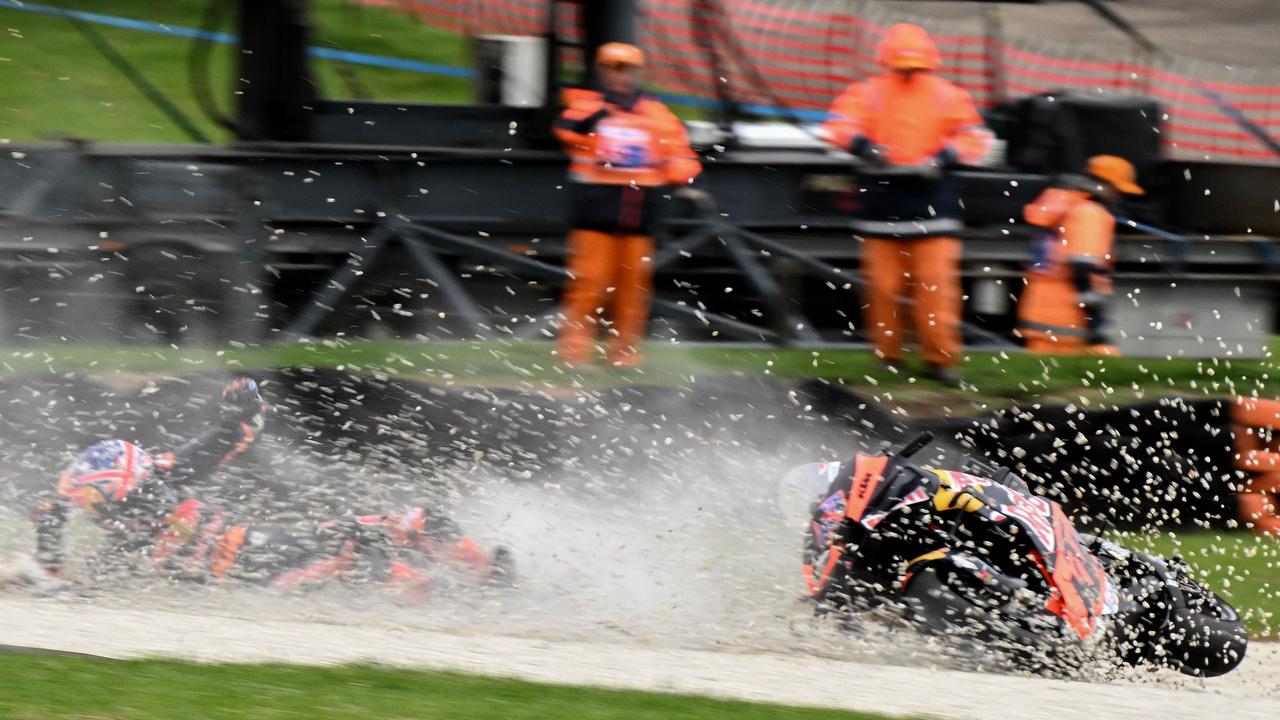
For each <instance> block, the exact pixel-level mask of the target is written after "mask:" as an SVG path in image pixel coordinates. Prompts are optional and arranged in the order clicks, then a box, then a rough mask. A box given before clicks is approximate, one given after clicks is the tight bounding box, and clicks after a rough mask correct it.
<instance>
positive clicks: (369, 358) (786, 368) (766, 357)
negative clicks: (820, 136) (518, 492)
mask: <svg viewBox="0 0 1280 720" xmlns="http://www.w3.org/2000/svg"><path fill="white" fill-rule="evenodd" d="M551 350H552V346H551V344H550V343H547V342H502V341H487V342H466V341H463V342H450V343H424V342H414V341H401V340H388V341H349V340H343V339H331V340H322V341H317V342H311V343H292V344H279V345H272V346H267V347H262V348H236V347H224V348H221V349H176V348H166V347H155V348H138V347H121V346H92V345H81V344H66V345H48V346H42V347H34V348H23V349H8V350H0V373H4V374H11V375H13V374H28V373H48V372H53V373H64V372H88V373H91V374H97V375H111V374H120V373H164V374H180V373H185V372H192V371H198V370H224V369H244V370H252V369H262V368H270V367H282V366H289V365H305V366H316V367H338V368H342V369H345V370H350V371H351V372H373V373H382V374H387V375H394V376H407V377H416V378H421V379H426V380H434V381H442V382H449V383H455V384H487V385H534V386H538V385H547V384H552V385H565V384H581V385H588V386H598V385H611V384H618V383H667V384H670V383H687V382H693V381H696V379H697V378H698V377H699V376H701V377H706V376H710V375H735V376H745V377H778V378H784V379H796V378H809V377H818V378H826V379H829V380H832V381H833V382H840V383H844V384H847V385H849V386H850V387H853V388H855V389H857V390H859V391H862V392H865V393H870V394H874V395H876V396H877V397H878V398H879V399H881V400H887V401H891V402H897V403H900V404H902V405H904V406H906V407H912V406H933V407H934V408H935V409H937V402H938V401H940V400H945V401H946V402H947V403H948V407H949V408H950V409H951V410H952V411H955V412H962V411H969V410H981V409H982V408H984V407H987V406H993V405H1005V404H1008V403H1010V402H1014V401H1022V402H1028V401H1046V402H1047V401H1070V402H1080V403H1083V404H1086V405H1090V406H1093V407H1097V406H1100V405H1109V404H1112V403H1123V402H1130V401H1134V400H1143V399H1149V398H1155V397H1159V396H1162V395H1170V394H1175V393H1177V394H1186V395H1215V396H1220V395H1229V394H1243V395H1250V394H1253V393H1254V392H1257V393H1258V394H1259V395H1261V396H1275V395H1280V373H1277V372H1276V368H1275V366H1274V365H1273V363H1272V361H1271V360H1270V359H1263V360H1232V361H1228V360H1220V359H1219V360H1168V359H1162V360H1150V359H1138V358H1125V357H1120V358H1083V357H1070V358H1064V357H1042V356H1032V355H1025V354H1017V353H999V352H996V353H992V352H970V353H969V354H968V356H967V360H966V362H965V363H964V365H963V366H962V370H963V372H964V374H965V377H966V378H967V380H968V382H969V383H970V385H971V386H972V387H970V388H967V389H965V390H961V391H952V390H947V389H945V388H942V387H940V386H938V385H935V384H933V383H930V382H928V381H925V380H920V379H918V378H917V377H916V376H915V373H913V372H907V373H904V374H902V375H897V374H893V373H889V372H887V371H885V370H883V369H881V368H880V367H879V366H878V365H877V363H876V362H875V359H874V358H873V357H872V356H871V355H870V353H868V352H866V351H861V350H830V349H826V350H809V349H796V348H760V349H752V348H734V347H725V346H713V345H699V346H687V345H671V344H665V343H659V342H653V343H650V344H649V347H648V354H649V362H648V364H647V366H646V367H645V368H644V369H643V370H640V371H635V370H632V371H611V372H600V373H593V374H588V375H585V376H578V375H577V374H568V373H566V372H564V371H562V370H559V369H557V368H556V367H555V363H554V362H553V358H552V353H551Z"/></svg>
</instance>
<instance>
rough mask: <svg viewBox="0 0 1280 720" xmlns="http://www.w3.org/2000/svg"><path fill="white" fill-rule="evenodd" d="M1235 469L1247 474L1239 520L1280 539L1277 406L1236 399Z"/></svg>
mask: <svg viewBox="0 0 1280 720" xmlns="http://www.w3.org/2000/svg"><path fill="white" fill-rule="evenodd" d="M1231 430H1232V434H1233V435H1234V436H1235V442H1236V468H1237V469H1239V470H1241V471H1243V472H1246V473H1248V474H1249V482H1248V483H1247V484H1246V485H1245V487H1244V489H1243V491H1242V492H1241V493H1240V496H1239V501H1240V519H1241V520H1243V521H1244V522H1245V523H1246V524H1247V525H1248V526H1249V527H1251V528H1253V529H1254V531H1256V532H1258V533H1262V534H1264V535H1275V536H1277V537H1280V450H1278V449H1277V444H1276V439H1277V438H1276V433H1277V431H1280V402H1276V401H1274V400H1259V399H1257V398H1245V397H1240V398H1236V399H1235V402H1234V403H1233V404H1232V406H1231Z"/></svg>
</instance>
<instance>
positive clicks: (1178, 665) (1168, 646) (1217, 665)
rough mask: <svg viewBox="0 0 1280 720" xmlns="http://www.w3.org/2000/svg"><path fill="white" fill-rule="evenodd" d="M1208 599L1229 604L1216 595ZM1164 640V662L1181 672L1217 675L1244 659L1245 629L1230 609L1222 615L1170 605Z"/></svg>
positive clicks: (1198, 675) (1247, 637)
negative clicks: (1170, 609)
mask: <svg viewBox="0 0 1280 720" xmlns="http://www.w3.org/2000/svg"><path fill="white" fill-rule="evenodd" d="M1210 595H1211V596H1212V597H1210V598H1207V599H1209V600H1210V601H1213V602H1217V603H1220V604H1221V606H1225V607H1226V608H1231V606H1230V605H1228V604H1227V603H1226V602H1225V601H1223V600H1222V599H1221V598H1219V597H1218V596H1217V595H1215V594H1213V593H1210ZM1166 628H1167V631H1166V633H1167V634H1166V635H1165V639H1164V641H1163V642H1162V643H1161V645H1162V647H1163V650H1164V658H1163V660H1164V662H1165V663H1166V664H1168V665H1169V666H1171V667H1172V668H1174V669H1175V670H1177V671H1178V672H1180V673H1182V674H1184V675H1191V676H1193V677H1205V678H1210V677H1218V676H1219V675H1225V674H1227V673H1229V672H1231V671H1232V670H1234V669H1236V667H1238V666H1239V665H1240V663H1242V662H1244V656H1245V652H1246V650H1247V648H1248V645H1249V633H1248V631H1247V630H1246V629H1245V626H1244V621H1242V620H1241V619H1240V616H1239V615H1237V614H1236V613H1235V610H1234V609H1231V612H1230V614H1229V616H1228V617H1226V618H1222V617H1217V616H1215V615H1211V614H1208V613H1203V612H1199V611H1197V610H1194V609H1192V608H1186V607H1180V608H1174V609H1173V611H1172V613H1171V615H1170V618H1169V622H1168V624H1167V625H1166Z"/></svg>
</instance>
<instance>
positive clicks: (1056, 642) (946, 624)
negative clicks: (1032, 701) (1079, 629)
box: [902, 568, 1087, 675]
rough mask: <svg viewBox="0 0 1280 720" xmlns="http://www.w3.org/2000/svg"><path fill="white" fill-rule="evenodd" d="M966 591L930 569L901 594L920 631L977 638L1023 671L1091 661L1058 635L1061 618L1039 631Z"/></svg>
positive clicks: (1059, 668) (913, 578) (1063, 668)
mask: <svg viewBox="0 0 1280 720" xmlns="http://www.w3.org/2000/svg"><path fill="white" fill-rule="evenodd" d="M967 590H968V589H967V588H965V587H963V586H961V587H952V586H950V585H949V584H948V582H947V573H945V572H943V573H939V572H938V571H937V570H936V569H934V568H927V569H924V570H921V571H919V572H917V573H915V574H914V575H912V576H911V579H910V581H909V582H908V584H907V587H906V588H905V589H904V590H903V593H902V597H903V600H904V601H905V603H906V605H907V607H908V610H909V614H910V618H911V620H912V621H913V622H914V623H915V624H916V626H917V627H918V628H920V629H921V630H923V631H925V632H927V633H930V634H936V635H946V636H953V637H966V638H971V639H973V640H977V641H978V642H980V643H982V644H983V645H984V646H986V647H988V648H990V649H992V650H996V651H999V652H1000V653H1002V654H1003V655H1004V656H1005V657H1007V658H1008V659H1009V660H1010V661H1011V662H1012V663H1013V664H1014V665H1015V666H1016V667H1018V668H1019V669H1021V670H1024V671H1027V672H1033V673H1039V674H1049V675H1058V674H1061V673H1063V672H1065V671H1068V670H1074V669H1077V668H1079V667H1081V666H1082V665H1083V664H1084V663H1085V662H1086V660H1087V657H1086V653H1085V652H1084V648H1082V647H1081V646H1080V645H1079V644H1078V643H1075V642H1072V641H1071V640H1070V639H1069V638H1064V637H1060V636H1059V628H1058V624H1057V622H1056V620H1054V619H1052V618H1049V617H1046V618H1045V623H1046V624H1045V626H1044V628H1043V629H1042V630H1041V631H1040V632H1036V631H1035V630H1033V629H1032V628H1030V627H1028V626H1027V624H1026V622H1024V619H1023V618H1015V617H1008V616H1006V615H1005V614H1004V613H1001V612H1000V610H999V609H997V608H995V607H983V606H980V605H978V604H977V603H975V602H974V601H973V600H971V599H969V598H968V597H967V596H966V593H967Z"/></svg>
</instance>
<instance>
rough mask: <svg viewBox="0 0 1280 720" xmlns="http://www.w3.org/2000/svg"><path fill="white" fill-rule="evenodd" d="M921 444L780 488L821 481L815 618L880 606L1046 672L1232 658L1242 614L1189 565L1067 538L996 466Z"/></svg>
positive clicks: (1065, 521)
mask: <svg viewBox="0 0 1280 720" xmlns="http://www.w3.org/2000/svg"><path fill="white" fill-rule="evenodd" d="M931 439H932V436H931V435H928V434H926V435H923V436H921V437H920V438H917V439H916V440H915V441H913V442H911V443H910V444H908V446H907V447H905V448H904V449H903V450H902V451H901V452H898V453H896V454H885V455H876V456H872V455H859V456H857V457H855V458H854V460H851V461H849V462H844V463H823V464H817V465H810V466H805V467H804V468H798V469H797V471H793V472H792V473H791V474H789V479H787V480H784V486H785V485H789V486H791V487H792V488H794V487H797V486H800V487H803V486H804V485H805V484H806V483H808V487H809V488H811V489H814V488H815V483H816V482H818V481H821V483H822V484H824V485H825V488H823V489H821V490H820V491H818V492H816V493H813V494H811V495H810V497H812V498H813V504H812V505H811V507H810V518H809V523H808V525H809V526H808V531H807V534H806V539H805V549H804V569H805V580H806V583H807V585H808V589H809V597H810V599H811V600H812V602H813V603H814V604H815V607H816V609H817V611H818V612H819V613H822V614H831V613H835V614H845V613H856V612H857V611H859V610H866V609H870V608H874V607H888V608H891V609H893V610H895V611H897V612H900V613H901V615H902V616H903V617H905V618H907V619H908V620H909V621H910V622H912V623H913V624H914V625H916V626H917V627H918V628H920V629H921V630H924V631H926V632H931V633H943V634H961V635H966V636H968V637H971V638H973V639H974V640H976V641H978V642H981V643H984V644H986V645H989V646H991V647H992V648H996V649H998V650H1001V651H1003V652H1005V653H1006V654H1007V655H1008V656H1009V657H1011V658H1012V659H1013V660H1014V661H1015V662H1016V663H1017V664H1019V665H1021V666H1022V667H1025V668H1028V669H1032V670H1044V671H1048V672H1062V671H1066V670H1069V669H1070V667H1072V663H1078V662H1084V661H1093V660H1110V661H1112V662H1116V663H1121V664H1125V665H1130V666H1137V665H1142V664H1157V665H1163V666H1167V667H1172V668H1175V669H1177V670H1178V671H1180V672H1182V673H1185V674H1188V675H1195V676H1202V677H1213V676H1218V675H1222V674H1224V673H1227V672H1230V671H1231V670H1233V669H1234V668H1236V667H1237V666H1238V665H1239V664H1240V663H1241V661H1243V659H1244V656H1245V651H1246V648H1247V645H1248V635H1247V633H1246V631H1245V627H1244V623H1243V622H1242V621H1241V619H1240V616H1239V614H1238V613H1237V612H1236V611H1235V609H1234V608H1232V607H1231V606H1230V605H1229V604H1228V603H1227V602H1226V601H1224V600H1223V599H1222V598H1220V597H1218V596H1217V595H1216V594H1214V592H1213V591H1212V590H1210V589H1209V588H1207V587H1205V586H1204V585H1203V584H1201V583H1199V582H1198V581H1196V580H1195V579H1194V578H1193V577H1192V576H1191V575H1190V572H1189V569H1188V568H1187V567H1186V566H1184V565H1183V564H1181V563H1180V562H1178V561H1174V560H1169V559H1164V558H1160V557H1156V556H1154V555H1150V554H1147V553H1143V552H1137V551H1133V550H1128V549H1125V548H1123V547H1120V546H1119V545H1116V544H1115V543H1112V542H1109V541H1106V540H1103V539H1101V538H1099V537H1096V536H1093V535H1089V534H1084V533H1080V532H1078V531H1077V530H1076V528H1075V527H1074V526H1073V524H1072V522H1071V520H1070V519H1069V518H1068V517H1067V515H1066V513H1065V512H1064V511H1063V508H1062V507H1061V506H1060V505H1059V504H1058V503H1056V502H1054V501H1053V500H1051V499H1048V498H1045V497H1041V496H1038V495H1036V494H1035V493H1033V492H1032V491H1031V489H1030V487H1029V486H1028V484H1027V483H1026V481H1025V480H1024V479H1023V478H1021V477H1019V476H1018V475H1017V474H1015V473H1014V472H1012V471H1010V470H1009V469H1007V468H995V467H990V466H986V465H983V464H980V463H970V464H968V465H966V466H965V471H958V470H942V469H935V468H931V467H922V466H920V465H917V464H916V463H914V462H912V461H911V459H910V458H911V456H912V455H914V454H915V453H917V452H918V451H919V450H920V449H922V448H923V447H925V446H926V445H927V444H928V443H929V442H930V441H931ZM798 477H800V478H808V479H807V480H797V478H798ZM1084 659H1087V660H1084Z"/></svg>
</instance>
